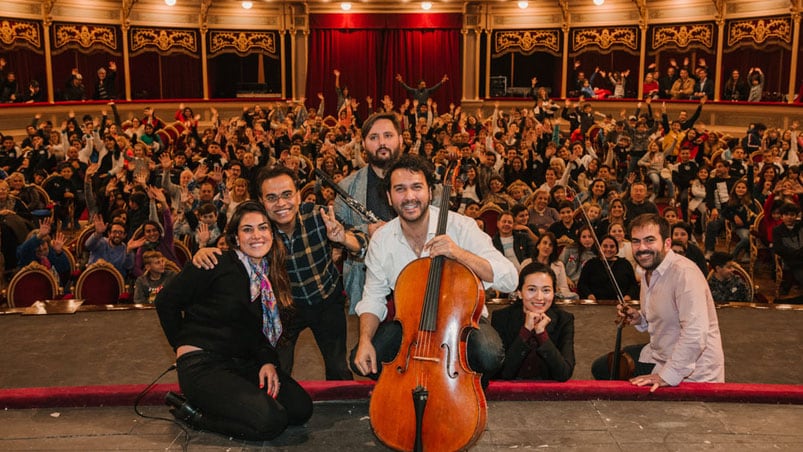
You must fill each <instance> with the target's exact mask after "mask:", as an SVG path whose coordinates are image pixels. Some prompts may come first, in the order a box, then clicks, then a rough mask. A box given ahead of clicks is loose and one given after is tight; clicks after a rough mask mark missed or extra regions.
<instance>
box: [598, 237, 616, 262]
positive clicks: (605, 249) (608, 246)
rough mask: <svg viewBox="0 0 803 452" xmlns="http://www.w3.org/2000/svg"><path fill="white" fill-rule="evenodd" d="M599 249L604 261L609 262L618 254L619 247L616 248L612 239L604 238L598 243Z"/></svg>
mask: <svg viewBox="0 0 803 452" xmlns="http://www.w3.org/2000/svg"><path fill="white" fill-rule="evenodd" d="M599 245H600V248H602V257H604V258H605V259H608V260H611V259H613V258H614V257H616V254H617V253H619V247H618V246H616V240H615V239H612V238H611V237H605V238H604V239H602V242H600V244H599Z"/></svg>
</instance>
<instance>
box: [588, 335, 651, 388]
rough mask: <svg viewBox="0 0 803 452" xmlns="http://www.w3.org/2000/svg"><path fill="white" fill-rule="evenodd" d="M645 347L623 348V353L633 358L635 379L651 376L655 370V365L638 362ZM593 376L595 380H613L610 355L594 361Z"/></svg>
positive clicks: (632, 346)
mask: <svg viewBox="0 0 803 452" xmlns="http://www.w3.org/2000/svg"><path fill="white" fill-rule="evenodd" d="M645 345H647V344H637V345H628V346H627V347H622V351H623V352H624V353H627V354H628V355H630V357H631V358H633V363H635V365H636V368H635V370H634V371H633V376H634V377H638V376H639V375H649V374H651V373H652V370H653V369H655V364H653V363H643V362H641V361H639V360H638V358H639V355H641V349H642V348H644V346H645ZM591 374H593V375H594V379H595V380H610V379H611V371H610V369H608V355H602V356H600V357H599V358H597V359H595V360H594V363H593V364H591Z"/></svg>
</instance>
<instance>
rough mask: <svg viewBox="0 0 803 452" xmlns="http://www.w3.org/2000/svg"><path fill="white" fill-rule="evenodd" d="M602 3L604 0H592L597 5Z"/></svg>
mask: <svg viewBox="0 0 803 452" xmlns="http://www.w3.org/2000/svg"><path fill="white" fill-rule="evenodd" d="M603 3H605V0H594V4H595V5H597V6H600V5H602V4H603Z"/></svg>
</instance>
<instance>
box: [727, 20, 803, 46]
mask: <svg viewBox="0 0 803 452" xmlns="http://www.w3.org/2000/svg"><path fill="white" fill-rule="evenodd" d="M768 40H770V41H775V42H777V43H781V42H784V43H787V44H789V43H791V42H792V19H791V18H790V17H789V16H786V17H774V18H766V19H748V20H735V21H731V22H729V23H728V46H733V45H736V44H737V43H739V42H741V41H748V42H750V43H753V44H763V43H765V42H766V41H768Z"/></svg>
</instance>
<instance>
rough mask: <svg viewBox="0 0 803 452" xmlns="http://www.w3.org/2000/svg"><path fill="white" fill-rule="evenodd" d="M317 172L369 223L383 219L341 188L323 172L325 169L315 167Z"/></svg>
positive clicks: (320, 177) (321, 178)
mask: <svg viewBox="0 0 803 452" xmlns="http://www.w3.org/2000/svg"><path fill="white" fill-rule="evenodd" d="M315 174H317V175H318V179H320V180H321V181H323V182H326V185H328V186H330V187H332V189H333V190H334V191H335V193H337V194H338V195H339V196H340V197H341V198H343V202H345V203H346V205H347V206H349V207H351V209H352V210H354V211H355V212H357V213H358V214H360V215H362V217H363V218H365V219H366V220H368V222H369V223H379V222H380V221H381V220H380V219H379V217H377V216H376V214H374V213H373V212H371V211H370V210H368V208H367V207H365V206H364V205H362V203H361V202H359V201H357V200H356V199H354V198H353V197H352V196H351V195H349V194H348V193H346V190H343V189H342V188H340V185H337V184H336V183H335V181H333V180H332V179H331V178H330V177H329V176H328V175H327V174H326V173H325V172H323V170H321V169H320V168H315Z"/></svg>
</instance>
